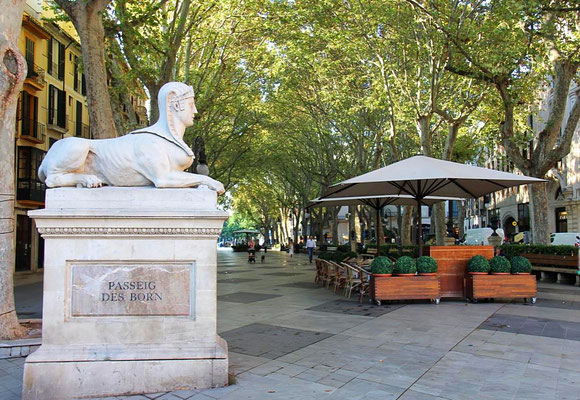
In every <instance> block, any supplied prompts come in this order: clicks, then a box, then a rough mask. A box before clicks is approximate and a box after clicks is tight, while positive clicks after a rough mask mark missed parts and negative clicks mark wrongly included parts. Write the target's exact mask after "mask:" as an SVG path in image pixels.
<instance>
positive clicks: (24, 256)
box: [15, 215, 32, 272]
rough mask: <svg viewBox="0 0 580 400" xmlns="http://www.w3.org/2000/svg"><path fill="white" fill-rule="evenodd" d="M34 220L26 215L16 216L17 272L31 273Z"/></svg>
mask: <svg viewBox="0 0 580 400" xmlns="http://www.w3.org/2000/svg"><path fill="white" fill-rule="evenodd" d="M31 240H32V220H31V219H30V218H28V217H27V216H26V215H17V216H16V266H15V269H16V271H17V272H23V271H30V270H31V266H32V265H31V263H30V253H31V250H32V246H31Z"/></svg>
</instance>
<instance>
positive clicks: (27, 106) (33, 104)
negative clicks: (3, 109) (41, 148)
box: [18, 91, 45, 141]
mask: <svg viewBox="0 0 580 400" xmlns="http://www.w3.org/2000/svg"><path fill="white" fill-rule="evenodd" d="M18 117H19V119H20V121H21V124H20V135H21V136H27V137H29V138H34V139H38V140H40V141H43V140H44V135H45V132H44V128H45V127H44V125H42V124H39V123H38V97H36V96H33V95H31V94H30V93H28V92H25V91H23V92H22V93H21V98H20V112H19V115H18Z"/></svg>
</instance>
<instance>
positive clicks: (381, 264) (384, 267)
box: [371, 256, 393, 276]
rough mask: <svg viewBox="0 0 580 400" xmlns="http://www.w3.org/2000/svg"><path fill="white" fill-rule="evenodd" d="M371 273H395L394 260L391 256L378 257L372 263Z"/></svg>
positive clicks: (379, 274) (385, 274) (384, 274)
mask: <svg viewBox="0 0 580 400" xmlns="http://www.w3.org/2000/svg"><path fill="white" fill-rule="evenodd" d="M371 274H373V275H378V276H391V275H392V274H393V262H392V261H391V259H390V258H389V257H385V256H381V257H376V258H375V259H374V260H373V262H372V263H371Z"/></svg>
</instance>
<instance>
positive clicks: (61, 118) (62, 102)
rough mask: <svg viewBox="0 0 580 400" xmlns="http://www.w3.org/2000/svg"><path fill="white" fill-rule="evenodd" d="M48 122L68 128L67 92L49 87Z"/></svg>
mask: <svg viewBox="0 0 580 400" xmlns="http://www.w3.org/2000/svg"><path fill="white" fill-rule="evenodd" d="M48 124H49V125H53V126H58V127H59V128H62V129H66V92H65V91H64V90H59V89H58V88H56V87H55V86H53V85H50V86H49V87H48Z"/></svg>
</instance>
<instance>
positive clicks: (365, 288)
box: [358, 268, 371, 303]
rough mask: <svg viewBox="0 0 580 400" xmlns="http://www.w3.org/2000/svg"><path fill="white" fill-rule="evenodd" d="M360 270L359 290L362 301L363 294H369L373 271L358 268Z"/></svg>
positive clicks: (359, 299)
mask: <svg viewBox="0 0 580 400" xmlns="http://www.w3.org/2000/svg"><path fill="white" fill-rule="evenodd" d="M358 270H359V273H360V275H359V277H360V281H361V283H360V285H359V287H358V291H359V298H358V302H359V303H362V299H363V296H365V295H368V294H369V291H370V287H371V273H370V272H368V271H367V270H365V269H364V268H358Z"/></svg>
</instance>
